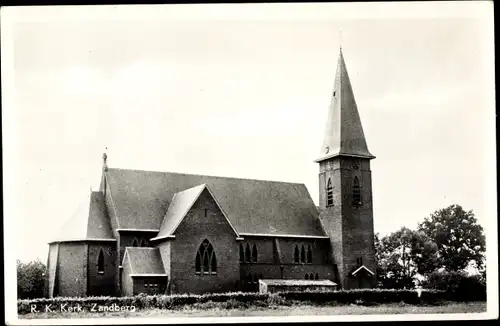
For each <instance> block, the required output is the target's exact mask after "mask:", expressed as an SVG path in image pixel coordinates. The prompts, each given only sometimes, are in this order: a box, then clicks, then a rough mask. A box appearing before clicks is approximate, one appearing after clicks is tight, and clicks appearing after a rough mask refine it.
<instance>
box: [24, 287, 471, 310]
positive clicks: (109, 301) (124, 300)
mask: <svg viewBox="0 0 500 326" xmlns="http://www.w3.org/2000/svg"><path fill="white" fill-rule="evenodd" d="M474 299H475V298H474V297H471V296H464V297H462V298H456V297H455V296H454V295H452V294H451V293H449V292H446V291H440V290H427V289H425V290H423V291H422V293H421V295H420V297H419V296H418V294H417V292H416V291H415V290H384V289H359V290H347V291H344V290H342V291H337V292H324V293H322V292H282V293H272V294H259V293H255V292H233V293H214V294H204V295H193V294H179V295H145V294H140V295H137V296H133V297H84V298H65V297H56V298H39V299H31V300H18V302H17V309H18V313H19V314H21V315H23V314H28V313H30V312H31V306H32V305H37V307H45V305H49V304H52V305H53V306H54V307H58V306H59V305H61V304H67V306H74V305H77V304H79V305H81V306H82V308H83V309H84V310H86V311H91V309H92V308H93V307H94V308H95V306H96V305H97V306H112V305H115V304H116V305H117V306H119V307H125V306H128V307H130V306H134V307H135V308H134V309H135V310H142V309H155V308H156V309H179V308H182V307H184V306H192V307H196V308H200V309H208V308H210V307H212V308H214V307H218V308H222V309H232V308H251V307H269V306H277V305H293V304H301V303H308V304H316V305H335V304H363V305H372V304H383V303H399V302H404V303H407V304H439V303H441V302H445V301H474ZM42 309H43V308H42Z"/></svg>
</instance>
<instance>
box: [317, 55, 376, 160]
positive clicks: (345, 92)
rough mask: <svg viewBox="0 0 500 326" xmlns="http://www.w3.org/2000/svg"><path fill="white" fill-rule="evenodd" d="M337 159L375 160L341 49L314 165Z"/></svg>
mask: <svg viewBox="0 0 500 326" xmlns="http://www.w3.org/2000/svg"><path fill="white" fill-rule="evenodd" d="M335 156H352V157H362V158H369V159H372V158H375V156H373V155H372V154H371V153H370V152H369V151H368V146H367V145H366V139H365V135H364V132H363V127H362V125H361V119H360V117H359V112H358V107H357V105H356V101H355V99H354V93H353V91H352V86H351V82H350V80H349V75H348V73H347V68H346V64H345V61H344V56H343V54H342V49H340V54H339V59H338V62H337V72H336V74H335V84H334V87H333V92H332V99H331V102H330V107H329V109H328V119H327V122H326V128H325V134H324V140H323V145H322V147H321V153H320V158H319V159H317V160H316V161H315V162H320V161H323V160H325V159H328V158H331V157H335Z"/></svg>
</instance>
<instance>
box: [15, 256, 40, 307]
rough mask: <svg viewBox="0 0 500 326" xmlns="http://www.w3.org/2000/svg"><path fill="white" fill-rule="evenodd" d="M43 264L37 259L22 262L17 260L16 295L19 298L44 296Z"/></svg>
mask: <svg viewBox="0 0 500 326" xmlns="http://www.w3.org/2000/svg"><path fill="white" fill-rule="evenodd" d="M45 272H46V267H45V265H44V264H43V263H42V262H40V261H39V260H36V261H31V262H29V263H23V262H21V261H20V260H17V297H18V298H19V299H30V298H41V297H43V296H44V284H45Z"/></svg>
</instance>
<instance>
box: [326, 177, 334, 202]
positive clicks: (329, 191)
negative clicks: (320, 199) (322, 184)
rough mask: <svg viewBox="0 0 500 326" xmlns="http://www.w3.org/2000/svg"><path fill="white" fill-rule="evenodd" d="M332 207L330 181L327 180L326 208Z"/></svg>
mask: <svg viewBox="0 0 500 326" xmlns="http://www.w3.org/2000/svg"><path fill="white" fill-rule="evenodd" d="M332 205H333V187H332V180H330V178H328V182H327V184H326V206H332Z"/></svg>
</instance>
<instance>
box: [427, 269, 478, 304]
mask: <svg viewBox="0 0 500 326" xmlns="http://www.w3.org/2000/svg"><path fill="white" fill-rule="evenodd" d="M422 285H423V287H424V288H429V289H437V290H441V291H446V292H448V293H450V294H452V295H453V297H454V298H455V300H456V301H462V300H464V301H472V300H474V301H475V300H477V301H483V300H486V283H485V281H484V279H482V278H481V276H480V275H466V274H465V273H464V272H454V271H451V272H448V271H434V272H432V273H429V274H427V275H426V280H425V281H424V282H423V284H422Z"/></svg>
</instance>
